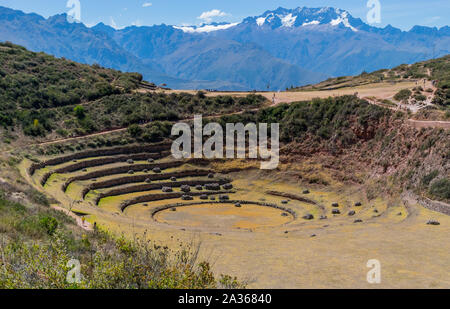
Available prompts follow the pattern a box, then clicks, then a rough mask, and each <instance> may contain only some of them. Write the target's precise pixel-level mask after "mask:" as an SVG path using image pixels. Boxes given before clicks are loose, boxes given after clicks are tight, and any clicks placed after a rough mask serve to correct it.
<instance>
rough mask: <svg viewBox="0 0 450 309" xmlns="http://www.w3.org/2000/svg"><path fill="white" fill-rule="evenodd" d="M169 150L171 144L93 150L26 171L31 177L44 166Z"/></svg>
mask: <svg viewBox="0 0 450 309" xmlns="http://www.w3.org/2000/svg"><path fill="white" fill-rule="evenodd" d="M170 148H171V144H168V143H160V144H153V145H133V146H122V147H113V148H103V149H95V150H88V151H82V152H77V153H73V154H70V155H67V156H61V157H57V158H53V159H49V160H46V161H43V162H40V163H33V164H32V165H31V166H30V168H29V169H28V173H29V174H30V175H33V174H34V172H35V171H36V170H38V169H41V168H44V167H46V166H52V165H58V164H61V163H65V162H69V161H73V160H79V159H85V158H91V157H102V156H112V155H118V154H135V153H143V152H149V153H155V152H161V151H168V150H170Z"/></svg>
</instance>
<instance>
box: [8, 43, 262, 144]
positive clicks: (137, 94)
mask: <svg viewBox="0 0 450 309" xmlns="http://www.w3.org/2000/svg"><path fill="white" fill-rule="evenodd" d="M0 77H1V79H0V89H2V91H1V93H0V100H1V102H2V104H1V105H0V125H1V126H2V127H3V128H4V129H6V131H5V132H4V140H6V141H9V142H11V139H19V137H20V132H21V131H23V133H24V134H25V135H27V136H35V137H45V136H46V135H49V134H52V133H53V136H55V135H59V136H63V137H67V136H75V135H77V136H78V135H83V134H87V133H93V132H98V131H103V130H107V129H112V128H117V127H126V126H128V125H131V124H137V123H146V122H150V121H154V120H161V121H164V120H177V119H182V118H187V117H190V115H192V114H193V113H199V112H201V113H203V114H205V115H209V114H214V113H225V112H234V111H239V110H242V109H250V108H254V107H258V106H260V105H262V104H263V103H264V102H265V98H263V97H260V96H254V95H249V96H247V97H245V98H239V99H235V98H232V97H230V96H222V97H217V98H206V97H205V96H204V95H202V93H198V94H197V95H189V94H183V93H181V94H178V95H170V96H168V95H164V94H162V93H154V92H152V91H144V92H142V91H137V90H138V88H140V84H141V82H142V75H141V74H138V73H122V72H120V71H116V70H112V69H105V68H103V67H100V66H99V65H92V66H89V65H84V64H79V63H76V62H73V61H70V60H66V59H64V58H55V57H53V56H50V55H47V54H44V53H34V52H30V51H28V50H26V49H25V48H23V47H20V46H18V45H13V44H11V43H0ZM141 90H142V89H141ZM14 129H16V130H14ZM17 134H19V135H17Z"/></svg>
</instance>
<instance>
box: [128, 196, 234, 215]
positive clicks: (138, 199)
mask: <svg viewBox="0 0 450 309" xmlns="http://www.w3.org/2000/svg"><path fill="white" fill-rule="evenodd" d="M232 193H235V192H234V191H219V192H218V191H213V192H212V191H206V192H190V193H183V192H174V193H161V194H148V195H141V196H138V197H135V198H133V199H131V200H128V201H125V202H123V203H122V204H120V210H122V212H123V211H124V210H125V208H127V207H128V206H130V205H134V204H139V203H146V202H154V201H161V200H168V199H174V198H180V197H182V196H183V195H190V196H200V195H217V194H232Z"/></svg>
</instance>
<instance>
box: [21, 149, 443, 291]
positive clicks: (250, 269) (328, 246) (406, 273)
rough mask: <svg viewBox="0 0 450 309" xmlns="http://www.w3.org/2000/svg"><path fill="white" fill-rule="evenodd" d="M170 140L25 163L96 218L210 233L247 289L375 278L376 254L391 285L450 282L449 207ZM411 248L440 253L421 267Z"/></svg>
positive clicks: (204, 239)
mask: <svg viewBox="0 0 450 309" xmlns="http://www.w3.org/2000/svg"><path fill="white" fill-rule="evenodd" d="M170 146H171V145H170V144H166V143H159V144H148V145H138V146H122V147H110V148H105V149H97V150H89V151H81V152H78V153H74V154H70V155H61V156H57V157H52V158H45V157H44V158H40V162H39V163H33V162H31V161H29V160H25V161H24V162H23V163H22V165H21V169H22V173H23V175H24V176H25V177H26V178H27V179H28V180H29V181H30V183H32V184H33V185H34V186H35V187H36V188H37V189H39V190H41V191H43V192H45V193H46V194H47V195H50V196H51V197H53V198H54V199H55V203H57V204H59V205H60V206H62V207H65V208H68V209H69V208H70V209H71V210H72V211H73V212H74V213H75V214H76V215H78V216H80V217H84V218H85V219H86V220H87V221H88V222H89V223H90V224H91V225H94V224H95V225H96V226H97V227H98V228H101V229H105V230H107V231H109V232H111V233H115V234H122V233H123V234H126V235H130V236H134V237H147V238H149V239H152V240H156V241H159V242H160V243H161V244H164V245H168V246H176V245H177V244H179V242H180V241H181V242H190V241H198V242H201V243H202V248H203V249H202V251H201V255H202V256H204V257H205V258H208V259H209V260H211V259H212V260H213V261H215V262H214V263H213V264H214V268H215V270H216V271H218V272H226V273H231V274H235V275H240V276H241V277H242V276H243V277H244V278H243V279H244V280H246V281H248V282H249V286H250V287H305V286H308V287H356V286H369V285H368V283H367V282H366V280H365V274H366V270H365V263H366V262H367V260H369V259H372V258H378V259H380V260H382V264H383V267H384V268H383V269H384V270H385V271H386V273H387V274H388V275H387V276H389V279H390V280H386V281H385V282H384V286H386V287H406V286H408V287H410V286H419V287H423V286H424V284H425V286H426V285H433V284H434V285H437V286H447V287H448V286H449V282H448V279H447V278H445V275H444V274H445V271H443V270H445V269H448V266H449V264H448V263H449V262H448V260H447V259H445V254H446V252H448V251H447V249H448V243H447V245H445V243H446V242H445V237H446V236H445V235H448V233H449V232H450V231H449V229H448V226H450V225H449V224H448V223H450V220H449V219H448V217H447V216H445V215H441V214H439V213H435V212H431V211H429V210H427V209H424V208H423V207H420V206H419V205H416V204H414V203H405V202H403V201H401V200H383V199H382V198H376V199H373V200H370V201H369V200H367V198H366V195H365V193H364V190H362V187H357V186H350V187H349V186H346V185H343V184H339V183H336V184H332V185H330V186H319V185H316V186H314V185H311V186H309V187H305V186H304V185H302V183H301V182H300V181H298V179H297V180H295V179H293V178H292V177H290V176H289V173H290V172H291V171H292V170H295V168H296V167H295V166H293V165H290V166H284V165H281V166H280V167H279V168H278V169H277V170H274V171H271V172H268V171H261V170H259V169H257V168H254V167H255V166H258V165H257V164H254V163H255V162H252V161H248V160H247V161H246V160H234V161H227V162H217V161H208V160H204V159H186V160H181V161H180V160H175V159H173V158H172V157H171V156H170V152H169V150H170ZM429 219H436V220H438V221H440V222H441V223H443V224H442V225H441V226H433V227H432V226H429V225H426V222H427V220H429ZM405 243H408V246H404V244H405ZM443 244H444V245H443ZM425 249H426V250H425ZM413 255H414V256H422V258H423V259H425V260H426V259H428V260H430V259H432V260H433V262H432V263H427V264H426V265H420V267H419V265H417V263H418V260H414V261H409V260H408V256H413ZM339 257H342V258H339ZM412 271H414V272H415V274H414V276H412V275H410V272H412ZM429 273H432V274H433V275H428V274H429ZM330 278H332V279H331V280H330ZM430 278H433V279H430Z"/></svg>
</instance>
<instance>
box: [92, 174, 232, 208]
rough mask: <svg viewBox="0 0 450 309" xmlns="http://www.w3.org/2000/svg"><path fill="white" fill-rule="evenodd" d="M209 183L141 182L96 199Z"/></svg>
mask: <svg viewBox="0 0 450 309" xmlns="http://www.w3.org/2000/svg"><path fill="white" fill-rule="evenodd" d="M213 182H214V183H218V184H220V185H224V184H226V183H230V182H231V181H230V180H229V179H217V180H214V181H213ZM208 183H211V180H187V181H172V182H161V183H149V184H141V185H137V186H130V187H126V188H118V189H113V190H110V191H108V192H105V193H101V194H99V195H98V196H97V198H96V200H95V204H96V205H98V203H99V201H100V200H101V199H102V198H105V197H108V196H117V195H122V194H128V193H135V192H145V191H150V190H158V189H162V188H163V187H171V188H179V187H181V186H183V185H188V186H191V187H193V186H197V185H201V186H203V185H205V184H208ZM199 192H200V191H199ZM83 193H84V191H83ZM84 196H86V195H83V198H84Z"/></svg>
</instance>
